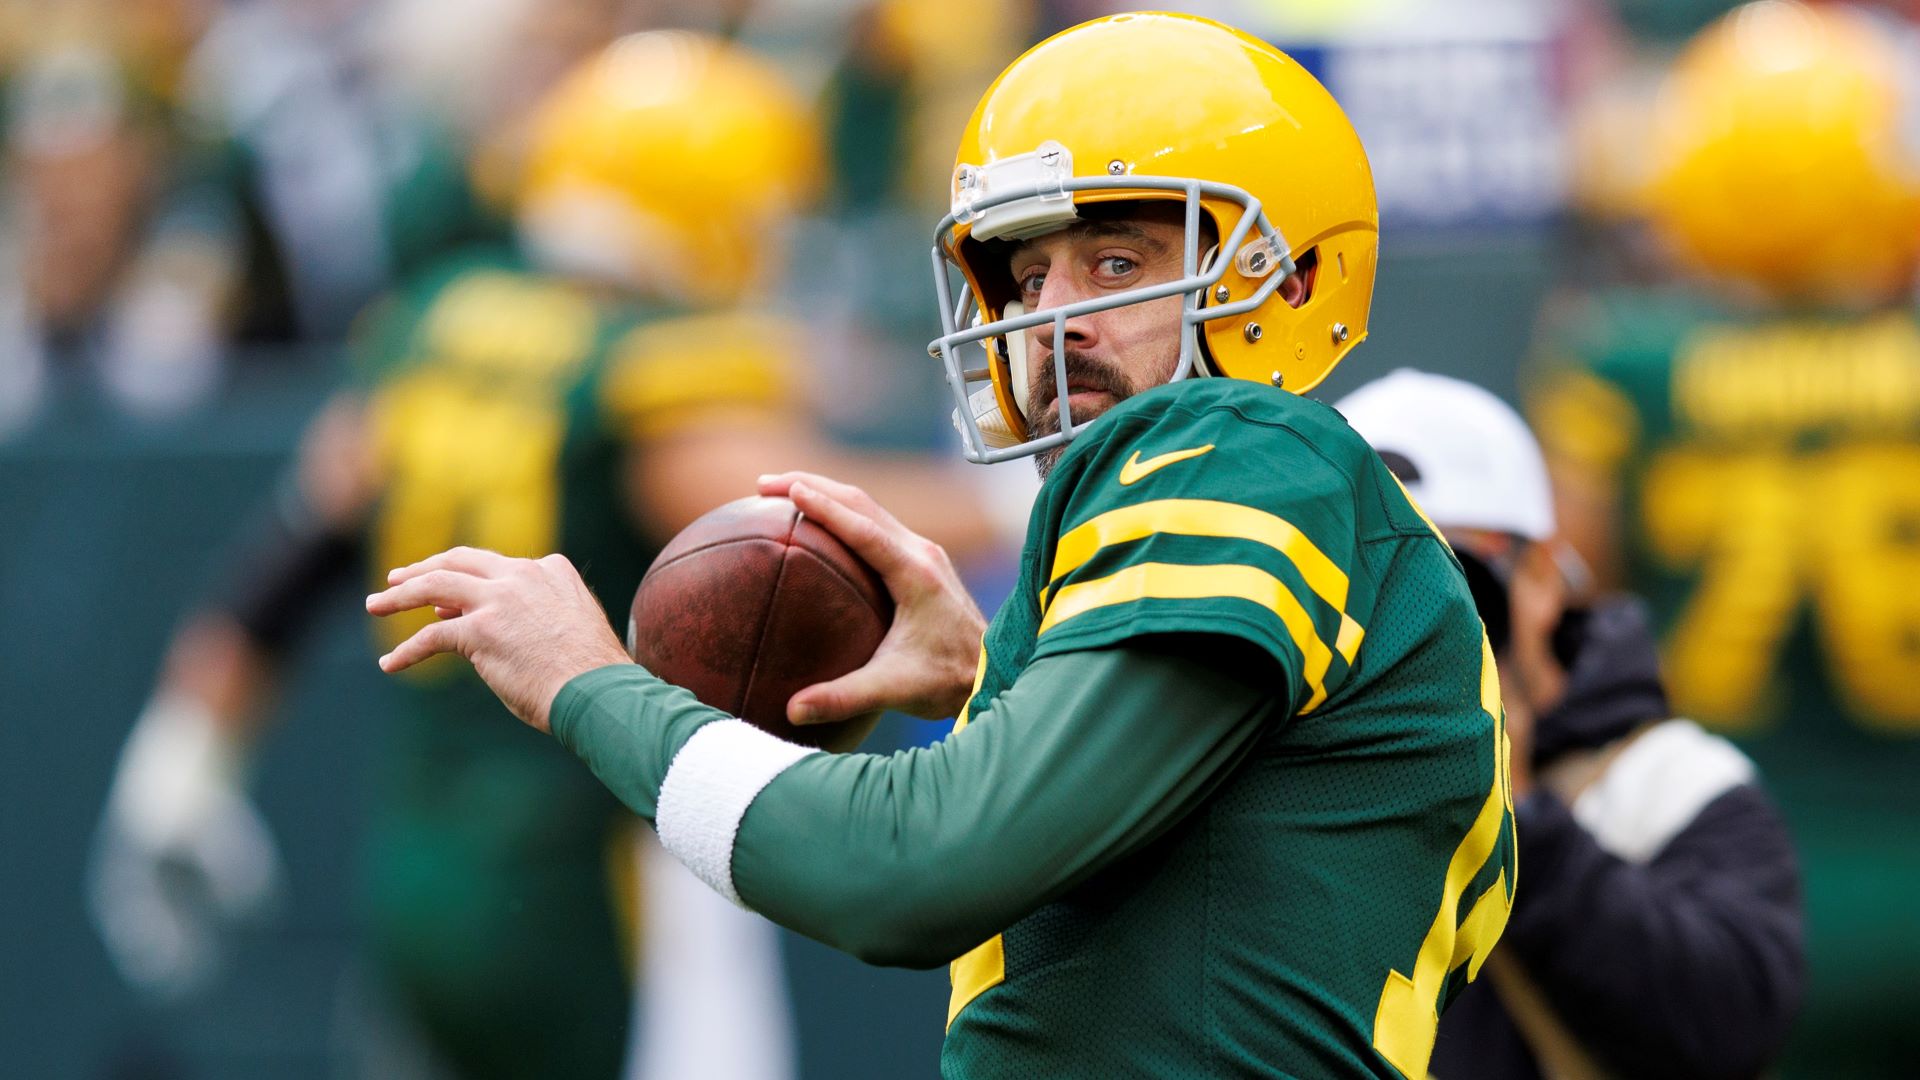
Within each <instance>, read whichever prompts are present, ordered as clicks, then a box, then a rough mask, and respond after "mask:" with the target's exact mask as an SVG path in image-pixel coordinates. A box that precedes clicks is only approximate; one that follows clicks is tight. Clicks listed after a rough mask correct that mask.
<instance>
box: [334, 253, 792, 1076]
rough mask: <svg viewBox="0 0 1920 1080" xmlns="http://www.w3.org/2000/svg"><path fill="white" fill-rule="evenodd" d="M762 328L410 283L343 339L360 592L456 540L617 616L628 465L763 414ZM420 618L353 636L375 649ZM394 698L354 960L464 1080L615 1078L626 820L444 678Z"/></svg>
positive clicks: (464, 282)
mask: <svg viewBox="0 0 1920 1080" xmlns="http://www.w3.org/2000/svg"><path fill="white" fill-rule="evenodd" d="M761 322H764V320H746V319H743V318H740V317H732V316H723V315H700V316H687V315H671V316H669V315H666V314H663V313H658V312H645V311H637V310H634V309H631V308H629V307H627V306H624V305H621V304H617V303H614V302H611V301H609V300H608V299H606V298H604V297H602V296H599V295H596V294H594V293H591V292H588V291H586V290H583V289H581V288H580V287H578V286H575V285H573V284H570V283H567V282H565V281H562V280H558V279H554V278H551V277H545V276H541V275H538V274H536V273H534V272H532V271H531V270H529V269H528V268H526V267H525V266H524V265H523V263H522V262H521V261H520V260H519V259H518V258H517V257H516V256H515V255H514V254H513V253H511V252H509V251H498V250H482V251H477V252H473V253H469V254H466V255H463V256H461V257H457V258H453V259H450V260H447V261H444V262H442V263H440V264H438V265H436V266H434V267H432V268H430V269H428V270H427V271H425V272H424V273H422V274H421V275H420V277H419V278H418V280H416V281H415V282H414V283H413V284H412V285H411V286H410V287H408V288H406V289H403V290H401V291H400V292H398V293H396V294H395V295H394V296H393V297H391V298H390V299H388V300H387V301H385V302H384V303H383V305H382V306H380V307H378V308H376V309H375V310H374V311H373V312H372V313H371V314H370V315H369V316H368V317H367V318H366V319H365V320H364V321H363V324H362V326H361V327H360V332H359V334H358V345H359V347H360V356H359V358H358V359H359V368H360V378H361V384H362V385H361V390H362V392H363V393H364V395H365V397H366V401H367V404H368V412H369V416H370V418H371V432H372V441H373V443H374V445H375V448H376V451H375V454H374V458H375V461H374V467H375V468H376V469H377V470H378V472H379V477H380V481H381V484H382V488H383V496H382V499H381V502H380V505H379V507H378V510H377V512H376V515H375V517H374V520H373V523H372V526H371V530H370V536H369V541H370V543H369V550H370V562H371V565H370V567H369V569H370V570H371V572H372V574H373V576H374V578H375V580H376V583H377V582H378V580H379V579H382V578H384V575H385V572H386V570H387V569H388V568H391V567H395V566H403V565H406V564H408V563H412V562H415V561H418V560H420V559H423V558H426V557H427V556H429V555H432V554H435V553H437V552H439V551H442V550H444V549H446V548H449V547H452V546H455V545H460V544H466V545H471V546H475V547H485V548H491V549H493V550H496V551H500V552H503V553H506V554H509V555H517V556H539V555H544V554H547V553H549V552H553V551H560V552H563V553H565V554H566V555H567V556H568V557H569V558H570V559H572V560H573V562H574V563H575V565H577V566H579V567H580V568H581V570H582V572H583V574H584V575H585V577H586V579H587V581H588V583H589V584H590V585H591V586H592V588H593V589H594V591H595V592H596V594H597V595H599V596H600V597H601V598H602V599H603V600H604V601H605V602H606V603H607V604H608V605H609V607H611V608H612V609H613V610H614V611H615V612H616V613H617V614H620V615H621V617H622V619H623V621H624V610H625V601H626V599H627V598H629V597H631V596H632V595H633V590H634V589H635V587H636V586H637V585H638V583H639V580H640V577H641V575H642V574H643V573H644V571H645V569H646V567H647V566H648V564H649V563H650V561H651V559H652V557H653V554H654V552H655V550H656V548H657V544H658V543H659V542H660V539H661V538H660V537H658V536H656V535H653V534H650V533H649V532H648V531H646V530H645V529H643V528H642V527H641V526H642V524H644V523H642V522H640V521H639V519H638V518H637V517H636V516H635V515H634V514H633V512H632V509H631V507H630V505H629V501H628V499H627V498H626V495H625V487H624V484H623V480H622V476H623V471H622V470H623V469H624V468H625V467H626V465H625V463H626V461H627V456H628V454H629V453H630V452H633V451H632V447H634V446H635V445H636V443H638V442H641V441H644V439H646V438H648V437H651V436H655V435H658V434H661V433H663V432H665V431H667V430H670V429H671V428H673V427H674V426H676V425H679V424H688V423H698V422H699V421H700V419H701V418H702V417H703V415H705V414H704V412H703V409H704V407H706V406H725V407H734V406H738V405H740V404H743V403H751V404H756V405H765V404H771V403H773V402H775V401H777V400H778V399H779V398H780V396H781V395H782V393H783V386H784V380H783V379H782V378H781V377H780V374H779V369H778V368H777V367H776V366H775V365H776V364H777V363H778V359H779V357H780V356H781V355H782V354H781V350H780V349H779V348H778V346H776V345H770V344H769V342H771V341H774V340H775V339H774V338H773V337H771V336H770V335H771V334H772V333H775V332H777V328H771V329H770V328H768V327H765V326H760V325H757V324H758V323H761ZM430 618H431V615H430V614H429V613H425V612H415V613H410V614H409V615H405V616H398V617H394V618H390V619H383V620H375V622H374V631H375V633H376V635H377V636H378V638H379V640H378V642H377V646H378V647H379V648H380V649H382V650H383V651H384V650H385V649H388V648H391V647H393V646H394V645H395V644H397V643H398V642H399V641H401V640H404V638H405V637H407V636H408V635H410V634H411V633H412V632H413V631H414V630H416V629H418V628H419V627H420V626H422V625H424V624H425V622H426V621H428V620H429V619H430ZM400 693H401V695H402V696H403V701H402V705H403V708H402V710H401V712H400V715H399V716H397V717H396V718H395V722H394V723H393V725H392V727H391V730H390V744H389V745H388V746H387V747H385V748H383V749H384V750H385V751H386V752H385V753H384V755H383V757H382V760H381V774H382V776H381V784H380V788H379V791H380V797H381V800H382V801H381V804H380V806H379V807H378V810H377V812H376V814H375V816H374V819H373V821H372V822H371V825H370V838H369V839H370V844H369V851H368V857H369V859H370V866H369V872H368V873H367V874H366V877H365V887H366V890H367V896H366V909H367V910H366V915H367V918H368V920H369V924H370V926H369V929H370V931H371V935H372V944H373V954H374V959H375V960H376V962H377V963H379V965H380V967H381V969H382V971H383V974H384V975H385V976H386V977H387V978H388V980H389V981H390V982H392V983H393V984H394V985H395V988H396V989H397V990H398V991H399V993H400V995H401V996H402V998H403V1000H404V1001H405V1002H406V1004H407V1005H408V1006H409V1008H410V1010H411V1011H412V1012H413V1013H414V1015H415V1017H416V1019H418V1020H419V1021H420V1023H421V1025H422V1026H423V1027H424V1028H425V1029H426V1031H427V1033H428V1035H429V1036H430V1037H431V1038H432V1040H433V1042H434V1043H435V1046H436V1049H438V1050H439V1051H440V1052H441V1053H443V1054H446V1055H447V1056H449V1057H450V1058H452V1059H453V1064H455V1065H456V1066H457V1067H458V1068H460V1069H461V1070H462V1073H463V1075H471V1076H503V1077H507V1076H530V1075H541V1076H583V1077H606V1076H613V1075H615V1074H616V1072H617V1070H618V1067H619V1062H620V1060H621V1058H622V1055H623V1053H624V1048H625V1035H624V1031H625V1027H626V1019H627V1012H628V1010H627V1000H628V996H627V981H628V980H627V973H626V970H625V968H626V960H625V958H626V957H627V956H629V955H630V954H631V949H630V942H629V938H630V934H629V932H628V930H627V928H625V927H623V926H622V925H621V923H622V921H623V918H622V917H621V916H620V915H619V913H617V912H616V910H615V907H616V903H615V893H616V889H615V884H616V883H615V881H614V880H613V879H611V878H610V877H609V873H608V870H609V867H615V866H619V867H624V866H627V865H630V860H629V856H628V850H629V849H628V847H627V843H626V840H627V834H626V831H625V829H626V824H625V823H626V822H627V821H628V820H630V819H628V818H627V816H626V815H625V813H624V811H622V809H621V808H620V806H619V804H618V802H617V801H616V800H614V799H613V798H612V797H611V796H609V795H608V793H607V792H606V790H605V789H604V788H603V787H602V786H601V785H600V784H598V783H597V782H596V781H595V780H594V779H593V777H592V776H591V775H589V774H587V773H586V772H585V771H584V770H582V769H581V768H580V767H579V765H578V763H577V762H575V761H574V759H573V758H572V756H571V755H569V754H568V753H567V752H566V751H565V750H564V749H562V748H560V747H558V746H555V745H554V744H553V743H552V741H551V740H548V739H544V738H541V737H540V736H538V735H537V734H535V733H533V732H530V731H527V730H525V729H524V727H523V726H522V725H520V724H519V723H517V722H516V721H515V720H514V719H513V718H512V717H511V716H510V715H509V714H508V713H507V712H506V710H505V709H504V707H502V706H501V705H500V703H499V701H498V700H497V699H496V698H495V697H494V695H493V693H492V692H491V691H489V690H488V689H487V687H486V685H485V684H484V683H483V682H481V681H480V679H479V678H478V677H477V676H475V675H474V673H473V671H472V669H471V667H469V666H468V665H467V664H466V662H465V661H463V660H459V659H457V658H454V657H441V658H438V659H435V660H433V661H430V662H428V663H427V664H424V665H421V667H420V668H418V669H416V671H415V672H412V673H409V676H408V677H406V678H404V679H403V680H401V688H400Z"/></svg>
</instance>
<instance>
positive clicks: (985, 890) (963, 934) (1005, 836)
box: [731, 649, 1270, 967]
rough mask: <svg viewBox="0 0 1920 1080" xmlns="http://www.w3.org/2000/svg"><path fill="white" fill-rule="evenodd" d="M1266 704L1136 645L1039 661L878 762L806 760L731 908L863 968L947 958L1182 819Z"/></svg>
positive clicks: (778, 801)
mask: <svg viewBox="0 0 1920 1080" xmlns="http://www.w3.org/2000/svg"><path fill="white" fill-rule="evenodd" d="M1269 704H1270V699H1268V698H1267V696H1266V695H1265V694H1264V693H1262V692H1261V691H1259V690H1257V689H1256V688H1254V687H1252V686H1250V685H1248V684H1246V683H1242V682H1239V681H1238V680H1235V679H1232V678H1231V677H1223V676H1222V675H1221V674H1220V672H1219V671H1218V670H1217V669H1215V668H1214V667H1213V666H1212V665H1210V664H1207V663H1203V662H1199V661H1196V660H1192V659H1186V658H1180V657H1173V656H1168V655H1165V654H1161V653H1155V652H1149V651H1144V650H1138V649H1113V650H1101V651H1096V652H1087V653H1075V654H1068V655H1064V656H1060V657H1056V658H1050V659H1046V660H1041V661H1038V662H1036V663H1035V664H1034V665H1033V666H1032V667H1030V668H1029V669H1028V672H1027V673H1026V674H1025V675H1023V676H1022V678H1021V679H1020V681H1019V682H1018V683H1017V684H1016V685H1015V686H1014V687H1013V688H1012V689H1011V690H1009V691H1008V693H1006V694H1005V695H1003V696H1002V697H1000V698H999V699H997V700H996V701H995V703H994V705H993V707H992V708H991V709H989V710H987V712H985V713H984V714H982V715H979V716H976V717H974V718H973V723H972V724H970V725H969V727H968V728H967V729H966V730H964V731H961V732H959V733H957V734H956V735H955V736H953V737H951V738H949V739H948V740H947V741H946V742H944V743H942V744H940V745H939V746H935V747H932V748H929V749H926V750H918V751H910V752H907V753H902V754H897V755H894V756H892V757H890V758H881V757H875V756H871V755H864V756H843V757H828V756H825V755H818V756H814V757H810V758H807V759H806V760H804V761H801V762H799V763H797V764H796V765H794V766H793V767H792V768H790V769H788V770H786V771H785V772H783V773H781V775H780V776H779V777H778V778H776V779H775V780H774V781H773V782H772V783H770V784H769V785H768V786H767V788H766V790H765V791H763V792H762V793H761V794H760V796H759V798H758V799H756V800H755V801H754V802H753V804H752V806H751V808H750V809H749V810H748V812H747V814H746V815H745V818H744V820H743V821H742V823H741V826H740V829H739V833H738V836H737V837H736V839H735V841H734V846H733V851H732V866H731V869H732V875H733V882H734V885H735V886H736V888H737V889H738V891H739V895H740V896H741V898H742V899H743V901H744V902H745V903H746V904H747V905H748V906H750V907H752V908H754V909H755V910H757V911H760V912H762V913H763V914H765V915H767V916H768V917H770V918H772V919H774V920H775V921H776V922H780V923H782V924H783V925H786V926H788V927H791V928H792V929H795V930H797V931H799V932H801V933H804V934H807V935H808V936H810V937H814V938H817V939H819V940H822V941H825V942H827V943H828V944H831V945H834V946H835V947H837V948H841V949H844V950H846V951H848V952H851V953H854V954H855V955H857V956H859V957H861V958H862V959H864V960H867V961H869V962H872V963H882V964H895V965H902V966H913V967H924V966H932V965H936V964H941V963H945V962H947V961H949V960H951V959H953V958H954V957H955V956H957V955H959V954H961V953H963V952H965V951H966V950H968V949H970V948H972V947H974V946H975V945H978V944H979V943H980V942H982V941H984V940H986V939H987V938H989V937H991V936H992V935H994V934H995V933H998V932H999V931H1001V930H1002V929H1004V928H1005V927H1007V926H1008V925H1010V924H1011V923H1013V922H1015V921H1016V920H1018V919H1019V918H1020V917H1021V916H1023V915H1025V914H1026V913H1028V912H1029V911H1032V910H1033V909H1034V908H1035V907H1038V906H1039V905H1040V904H1042V903H1045V902H1046V901H1048V900H1050V899H1052V898H1054V897H1056V896H1058V895H1060V894H1061V893H1062V892H1064V891H1065V890H1067V889H1069V888H1071V887H1072V886H1073V885H1074V884H1076V883H1078V882H1080V881H1082V880H1084V879H1085V878H1086V877H1087V876H1088V875H1090V874H1092V873H1093V872H1095V871H1096V870H1098V869H1100V868H1101V867H1103V866H1105V865H1107V864H1109V863H1111V862H1112V861H1113V860H1115V859H1117V858H1119V857H1121V856H1123V855H1125V854H1126V853H1128V852H1131V851H1134V850H1136V849H1138V848H1139V847H1140V846H1141V845H1143V844H1145V843H1147V842H1148V841H1149V840H1151V839H1152V838H1153V837H1155V836H1157V835H1159V834H1160V833H1161V832H1162V831H1164V830H1165V829H1166V828H1167V827H1169V826H1170V825H1172V824H1173V823H1174V822H1176V821H1178V820H1179V819H1180V818H1181V817H1182V816H1184V815H1185V814H1186V813H1187V812H1188V811H1189V810H1190V809H1191V808H1192V807H1193V806H1195V805H1196V804H1197V803H1198V802H1199V801H1200V800H1201V799H1202V798H1203V797H1204V796H1205V794H1206V793H1207V792H1209V791H1211V790H1212V788H1213V787H1214V786H1215V785H1216V784H1217V783H1218V782H1219V781H1220V779H1221V778H1223V777H1224V776H1225V775H1226V773H1227V772H1228V771H1229V769H1230V767H1231V765H1232V764H1233V763H1234V762H1235V761H1237V760H1238V758H1239V756H1240V754H1241V753H1242V752H1243V751H1244V750H1245V749H1246V748H1247V747H1248V746H1250V745H1251V743H1252V741H1253V739H1254V737H1255V736H1256V735H1257V733H1258V731H1259V729H1260V726H1261V722H1262V720H1263V719H1264V718H1265V717H1266V715H1267V709H1268V707H1269Z"/></svg>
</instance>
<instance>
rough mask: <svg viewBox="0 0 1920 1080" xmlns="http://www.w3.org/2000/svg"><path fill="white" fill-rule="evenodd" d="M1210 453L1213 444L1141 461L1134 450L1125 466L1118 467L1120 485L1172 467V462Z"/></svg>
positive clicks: (1138, 454)
mask: <svg viewBox="0 0 1920 1080" xmlns="http://www.w3.org/2000/svg"><path fill="white" fill-rule="evenodd" d="M1212 452H1213V444H1212V443H1208V444H1207V445H1205V446H1196V447H1194V448H1193V449H1191V450H1175V451H1173V452H1172V453H1167V454H1161V455H1159V456H1158V457H1150V458H1148V459H1147V460H1145V461H1141V460H1140V451H1138V450H1135V451H1134V452H1133V457H1132V458H1131V459H1130V460H1128V462H1127V463H1126V464H1125V465H1122V466H1120V482H1121V483H1122V484H1131V483H1133V482H1134V481H1135V480H1139V479H1142V478H1144V477H1146V476H1148V475H1149V474H1151V473H1155V472H1158V471H1159V470H1161V469H1164V468H1166V467H1167V466H1169V465H1172V464H1173V463H1174V462H1177V461H1186V460H1187V459H1189V458H1197V457H1199V456H1200V455H1201V454H1207V453H1212Z"/></svg>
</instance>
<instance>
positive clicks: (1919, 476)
mask: <svg viewBox="0 0 1920 1080" xmlns="http://www.w3.org/2000/svg"><path fill="white" fill-rule="evenodd" d="M1641 520H1642V521H1643V522H1644V523H1645V524H1644V526H1643V527H1644V528H1645V530H1646V535H1647V540H1648V542H1649V544H1650V547H1651V550H1652V552H1653V554H1654V556H1655V557H1656V558H1657V559H1658V560H1659V561H1660V562H1662V563H1663V564H1664V565H1665V566H1666V567H1667V568H1668V569H1670V570H1673V571H1675V572H1679V573H1695V574H1698V575H1699V583H1698V585H1697V586H1696V588H1695V590H1694V592H1693V595H1692V597H1691V598H1690V599H1689V601H1688V603H1687V606H1686V608H1685V609H1684V610H1683V611H1682V612H1681V613H1680V616H1679V618H1678V619H1677V620H1676V621H1675V623H1674V624H1673V627H1672V629H1671V631H1670V633H1669V635H1668V640H1667V648H1666V656H1665V659H1666V664H1667V672H1668V676H1669V678H1670V679H1671V681H1672V684H1673V692H1674V698H1675V704H1676V706H1677V707H1678V708H1679V709H1680V711H1682V712H1685V713H1688V714H1689V715H1693V716H1697V717H1699V718H1700V719H1701V720H1702V721H1706V722H1710V723H1713V724H1715V725H1716V726H1718V727H1720V728H1721V729H1722V730H1730V731H1744V730H1752V729H1753V728H1755V727H1756V726H1758V725H1759V724H1760V723H1761V722H1762V721H1763V720H1764V719H1765V713H1764V709H1763V708H1762V706H1763V704H1764V701H1765V698H1766V696H1767V690H1768V686H1769V683H1770V682H1771V680H1772V676H1773V671H1774V668H1775V665H1776V663H1777V661H1778V658H1779V652H1780V648H1781V644H1782V641H1783V639H1784V637H1785V636H1786V633H1787V631H1788V630H1789V628H1791V627H1792V625H1793V622H1794V618H1795V616H1796V614H1797V613H1798V612H1799V611H1800V610H1801V608H1802V606H1803V605H1805V604H1808V603H1811V604H1812V606H1813V611H1814V614H1815V617H1816V620H1817V624H1818V629H1819V636H1820V644H1821V651H1822V653H1823V654H1824V656H1825V658H1826V660H1825V662H1826V663H1827V664H1828V666H1829V670H1830V672H1831V674H1832V676H1833V682H1834V684H1835V686H1836V687H1837V688H1838V689H1839V690H1840V692H1841V693H1842V694H1843V695H1845V697H1846V698H1847V700H1848V702H1849V704H1850V705H1851V706H1852V711H1853V712H1854V713H1855V714H1856V715H1857V716H1858V717H1859V718H1860V720H1861V722H1862V723H1863V724H1865V725H1866V726H1868V727H1871V728H1873V729H1876V730H1879V731H1882V732H1887V733H1893V734H1902V735H1912V734H1915V733H1916V732H1920V592H1916V591H1915V590H1914V589H1912V588H1911V587H1909V583H1911V582H1913V581H1915V580H1920V447H1916V446H1910V445H1900V444H1866V445H1853V446H1841V447H1835V448H1832V449H1828V450H1824V451H1820V452H1816V453H1812V454H1790V453H1788V452H1787V451H1785V450H1784V449H1762V450H1746V451H1738V452H1715V451H1708V450H1699V449H1677V450H1670V451H1667V452H1665V453H1663V454H1661V455H1659V456H1658V457H1656V458H1655V459H1654V460H1653V462H1652V464H1651V466H1650V468H1649V471H1648V473H1647V476H1646V484H1645V488H1644V491H1643V493H1642V503H1641Z"/></svg>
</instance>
